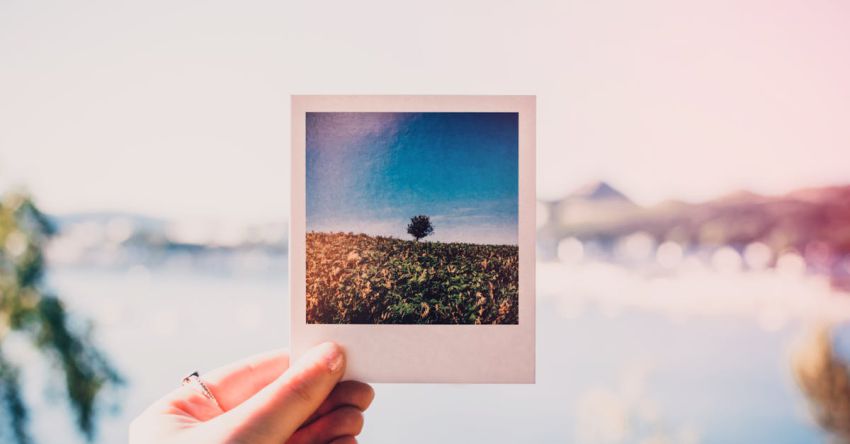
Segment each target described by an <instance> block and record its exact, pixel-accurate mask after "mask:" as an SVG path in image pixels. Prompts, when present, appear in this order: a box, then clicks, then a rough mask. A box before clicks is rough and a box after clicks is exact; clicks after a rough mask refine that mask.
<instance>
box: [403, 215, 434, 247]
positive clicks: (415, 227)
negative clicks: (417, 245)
mask: <svg viewBox="0 0 850 444" xmlns="http://www.w3.org/2000/svg"><path fill="white" fill-rule="evenodd" d="M433 232H434V226H433V225H431V218H429V217H428V216H425V215H423V214H420V215H418V216H413V217H411V218H410V223H409V224H407V233H408V234H409V235H411V236H413V238H414V239H416V241H417V242H418V241H419V239H422V238H423V237H425V236H429V235H430V234H431V233H433Z"/></svg>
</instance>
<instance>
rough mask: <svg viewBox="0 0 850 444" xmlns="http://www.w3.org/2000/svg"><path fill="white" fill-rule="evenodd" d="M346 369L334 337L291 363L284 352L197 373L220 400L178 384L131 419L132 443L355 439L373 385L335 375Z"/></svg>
mask: <svg viewBox="0 0 850 444" xmlns="http://www.w3.org/2000/svg"><path fill="white" fill-rule="evenodd" d="M344 372H345V355H344V354H343V352H342V349H341V348H340V347H339V346H338V345H336V344H333V343H324V344H321V345H318V346H316V347H314V348H312V349H311V350H310V351H308V352H307V353H306V354H305V355H304V356H303V357H302V358H301V359H300V360H298V361H297V362H295V363H294V364H293V365H292V366H290V365H289V354H288V353H286V352H282V351H277V352H270V353H266V354H262V355H258V356H255V357H252V358H248V359H246V360H244V361H241V362H237V363H234V364H231V365H228V366H225V367H222V368H219V369H216V370H214V371H212V372H210V373H208V374H204V375H202V377H203V382H204V384H206V386H207V388H208V389H209V391H210V392H211V393H212V395H213V396H214V397H215V398H216V400H217V401H218V405H216V403H215V402H214V401H212V400H210V399H207V398H206V397H205V396H204V395H203V393H202V392H201V391H199V390H197V388H195V387H192V386H183V387H180V388H178V389H177V390H174V391H173V392H171V393H169V394H168V395H166V396H165V397H163V398H162V399H160V400H159V401H156V402H155V403H154V404H153V405H151V406H150V407H148V408H147V410H145V411H144V412H143V413H142V414H141V415H139V417H138V418H136V419H135V420H134V421H133V423H132V424H131V425H130V443H131V444H153V443H157V444H159V443H167V444H183V443H213V444H215V443H220V444H224V443H228V444H230V443H240V444H248V443H250V444H266V443H268V444H281V443H284V442H285V443H289V444H307V443H317V444H318V443H333V444H352V443H356V442H357V441H356V440H355V439H354V437H355V436H356V435H357V434H359V433H360V430H361V429H362V428H363V411H364V410H366V408H367V407H369V404H370V403H371V402H372V398H373V397H374V391H373V390H372V388H371V387H370V386H368V385H366V384H363V383H361V382H355V381H344V382H339V380H340V378H341V377H342V375H343V373H344ZM219 406H220V407H219Z"/></svg>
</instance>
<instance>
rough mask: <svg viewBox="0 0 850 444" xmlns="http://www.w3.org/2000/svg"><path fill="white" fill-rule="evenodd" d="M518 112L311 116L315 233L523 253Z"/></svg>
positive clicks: (309, 166) (309, 178) (310, 218)
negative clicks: (430, 229)
mask: <svg viewBox="0 0 850 444" xmlns="http://www.w3.org/2000/svg"><path fill="white" fill-rule="evenodd" d="M518 124H519V121H518V115H517V113H437V112H431V113H376V112H367V113H307V118H306V126H307V140H306V186H307V187H306V192H307V199H306V203H307V230H308V231H324V232H331V231H341V232H349V231H351V232H355V233H366V234H372V235H383V236H393V237H396V238H409V237H410V236H409V235H408V234H407V233H406V227H407V224H408V223H409V222H410V218H411V217H413V216H416V215H420V214H422V215H427V216H428V217H429V218H430V220H431V223H432V225H433V226H434V233H433V235H431V236H429V237H428V238H427V240H434V241H444V242H473V243H486V244H514V245H515V244H516V242H517V216H518V215H517V207H518V200H517V199H518V194H517V193H518V184H519V182H518V180H519V176H518V173H519V169H518V168H519V165H518V153H519V152H518V148H519V147H518V138H519V129H518Z"/></svg>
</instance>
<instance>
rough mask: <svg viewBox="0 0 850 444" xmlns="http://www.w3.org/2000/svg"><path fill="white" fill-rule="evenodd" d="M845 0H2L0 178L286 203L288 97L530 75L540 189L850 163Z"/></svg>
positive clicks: (205, 207)
mask: <svg viewBox="0 0 850 444" xmlns="http://www.w3.org/2000/svg"><path fill="white" fill-rule="evenodd" d="M847 23H850V3H848V2H843V1H836V0H812V1H783V0H780V1H773V0H753V1H747V2H740V1H732V0H721V1H713V2H678V1H672V0H647V1H641V2H627V1H612V0H600V1H569V0H568V1H524V2H519V1H499V0H486V1H484V0H482V1H478V0H473V1H455V0H451V1H449V0H434V1H432V2H426V3H414V4H411V3H409V2H395V1H390V0H363V1H360V2H345V1H327V2H279V1H248V2H228V1H215V0H213V1H203V2H201V1H181V2H173V1H160V0H151V1H146V2H110V1H87V2H60V1H56V2H51V1H45V2H28V1H17V0H8V1H3V2H0V61H2V63H0V190H5V189H8V188H10V187H12V186H19V185H22V186H26V187H28V188H29V189H30V190H31V191H32V192H33V193H34V194H35V197H36V199H37V201H38V202H39V203H40V204H41V205H42V206H43V207H44V209H46V210H47V211H50V212H58V213H63V212H75V211H88V210H124V211H135V212H141V213H145V214H151V215H158V216H165V217H171V218H181V219H182V218H214V219H226V220H231V221H235V222H238V223H243V222H244V223H251V222H263V221H268V220H286V219H287V218H288V214H289V179H290V176H289V154H290V153H289V143H290V142H289V118H290V113H289V95H290V94H310V93H313V94H352V93H356V94H535V95H537V97H538V100H537V103H538V108H537V117H538V121H537V130H538V156H537V191H538V195H539V196H540V197H541V198H545V199H552V198H557V197H560V196H563V195H565V194H567V193H569V192H570V191H572V190H574V189H576V188H578V187H580V186H582V185H583V184H585V183H587V182H590V181H594V180H597V179H604V180H607V181H609V182H610V183H611V184H613V185H614V186H616V187H618V188H619V189H621V190H622V191H623V192H625V193H626V194H627V195H629V196H630V197H631V198H633V199H634V200H636V201H637V202H639V203H643V204H652V203H656V202H660V201H663V200H665V199H670V198H677V199H684V200H689V201H698V200H703V199H709V198H712V197H715V196H717V195H720V194H725V193H729V192H733V191H735V190H738V189H741V188H747V189H751V190H754V191H756V192H762V193H781V192H784V191H788V190H792V189H795V188H799V187H806V186H819V185H827V184H836V183H847V182H848V181H849V180H848V178H850V159H848V152H850V148H849V147H850V125H848V124H847V122H850V82H847V81H846V79H848V78H850V57H848V56H847V54H850V27H848V26H847Z"/></svg>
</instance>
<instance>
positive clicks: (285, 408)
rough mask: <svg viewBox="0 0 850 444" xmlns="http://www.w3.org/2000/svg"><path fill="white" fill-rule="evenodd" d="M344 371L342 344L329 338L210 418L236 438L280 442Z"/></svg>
mask: <svg viewBox="0 0 850 444" xmlns="http://www.w3.org/2000/svg"><path fill="white" fill-rule="evenodd" d="M343 373H345V355H344V354H343V351H342V348H340V346H338V345H336V344H334V343H332V342H326V343H323V344H320V345H317V346H316V347H313V348H312V349H310V350H309V351H308V352H307V353H305V354H304V356H302V357H301V358H300V359H299V360H298V361H296V362H295V363H294V364H293V365H292V366H290V367H289V369H288V370H287V371H286V372H284V373H283V374H282V375H280V376H279V377H278V378H277V379H276V380H274V381H273V382H272V383H271V384H269V385H267V386H266V387H265V388H263V389H262V390H260V391H259V392H257V394H255V395H254V396H252V397H251V398H249V399H248V400H246V401H245V402H243V403H242V404H239V405H238V406H237V407H235V408H233V409H232V410H230V411H228V412H226V413H224V414H222V415H221V416H219V417H217V418H216V419H215V420H213V421H214V422H216V424H215V425H214V427H221V429H220V430H221V431H222V432H223V433H224V436H228V437H230V438H238V439H236V441H238V442H251V443H266V442H268V443H275V444H277V443H280V442H283V441H285V440H286V439H287V438H289V437H290V436H292V434H293V433H295V431H296V430H298V428H299V427H300V426H301V425H302V424H303V423H304V422H305V421H306V420H307V419H308V418H310V415H312V414H313V412H315V411H316V409H318V408H319V406H320V405H321V404H322V401H324V400H325V398H327V397H328V395H329V394H330V392H331V390H333V388H334V386H336V384H337V382H339V380H340V378H342V375H343ZM210 425H211V426H213V424H210Z"/></svg>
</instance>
